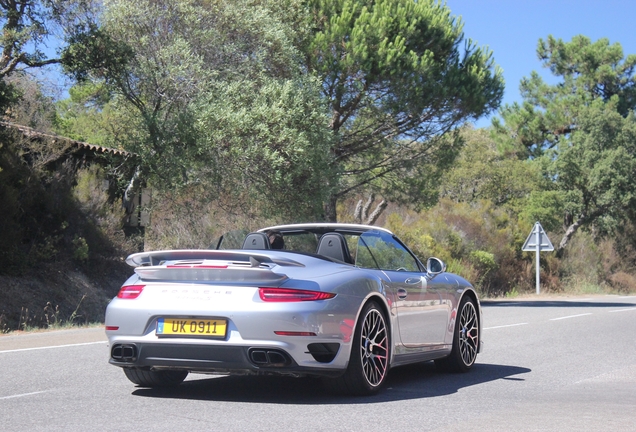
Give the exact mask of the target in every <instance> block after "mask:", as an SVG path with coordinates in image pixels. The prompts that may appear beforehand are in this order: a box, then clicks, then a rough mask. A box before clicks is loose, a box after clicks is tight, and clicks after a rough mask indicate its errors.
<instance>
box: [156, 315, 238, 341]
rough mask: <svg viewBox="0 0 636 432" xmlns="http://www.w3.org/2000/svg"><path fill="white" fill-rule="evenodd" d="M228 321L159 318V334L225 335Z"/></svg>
mask: <svg viewBox="0 0 636 432" xmlns="http://www.w3.org/2000/svg"><path fill="white" fill-rule="evenodd" d="M226 331H227V321H226V320H224V319H193V318H159V319H158V320H157V335H159V336H167V335H178V336H215V337H225V333H226Z"/></svg>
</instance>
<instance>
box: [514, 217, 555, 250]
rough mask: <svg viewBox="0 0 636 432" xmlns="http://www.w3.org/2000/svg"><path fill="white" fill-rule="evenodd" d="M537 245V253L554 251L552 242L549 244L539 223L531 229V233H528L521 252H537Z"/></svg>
mask: <svg viewBox="0 0 636 432" xmlns="http://www.w3.org/2000/svg"><path fill="white" fill-rule="evenodd" d="M537 239H538V241H537ZM537 243H539V251H541V252H543V251H545V252H551V251H553V250H554V246H552V242H550V239H549V238H548V235H547V234H546V233H545V231H544V230H543V227H542V226H541V224H540V223H539V222H537V223H535V224H534V227H533V228H532V231H530V234H528V238H527V239H526V242H525V243H524V244H523V247H522V248H521V250H522V251H524V252H534V251H536V250H537Z"/></svg>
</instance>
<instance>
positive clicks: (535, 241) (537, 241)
mask: <svg viewBox="0 0 636 432" xmlns="http://www.w3.org/2000/svg"><path fill="white" fill-rule="evenodd" d="M521 250H522V251H523V252H532V251H535V252H536V259H535V260H536V262H537V278H536V279H537V294H539V293H540V292H541V290H540V288H539V286H540V283H539V272H540V266H539V252H541V251H546V252H552V251H553V250H554V246H552V243H551V242H550V239H549V238H548V235H547V234H546V233H545V231H544V230H543V227H542V226H541V224H540V223H539V222H536V223H535V224H534V227H533V228H532V231H530V234H528V238H527V239H526V242H525V243H524V244H523V247H522V248H521Z"/></svg>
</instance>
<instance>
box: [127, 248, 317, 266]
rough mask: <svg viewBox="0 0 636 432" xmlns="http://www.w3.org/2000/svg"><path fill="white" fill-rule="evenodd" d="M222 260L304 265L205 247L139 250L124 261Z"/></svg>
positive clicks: (135, 263)
mask: <svg viewBox="0 0 636 432" xmlns="http://www.w3.org/2000/svg"><path fill="white" fill-rule="evenodd" d="M203 260H214V261H224V262H227V263H228V264H232V263H235V264H236V265H238V266H241V265H242V266H245V265H248V264H249V265H250V266H251V267H259V266H260V265H261V264H275V265H279V266H293V267H304V265H303V264H301V263H299V262H298V261H294V260H292V259H289V258H285V257H269V256H267V255H263V254H259V253H258V252H255V251H248V250H246V251H238V250H206V249H180V250H163V251H153V252H139V253H136V254H132V255H129V256H128V258H126V263H127V264H128V265H129V266H131V267H142V266H143V267H146V266H153V267H154V266H160V265H162V264H163V263H165V262H167V261H203Z"/></svg>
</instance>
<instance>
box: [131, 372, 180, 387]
mask: <svg viewBox="0 0 636 432" xmlns="http://www.w3.org/2000/svg"><path fill="white" fill-rule="evenodd" d="M124 373H125V374H126V377H127V378H128V379H129V380H130V381H132V382H133V383H135V384H137V385H139V386H141V387H175V386H178V385H179V384H181V383H182V382H183V380H184V379H186V377H187V376H188V371H180V370H163V371H151V370H144V369H138V368H124Z"/></svg>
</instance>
